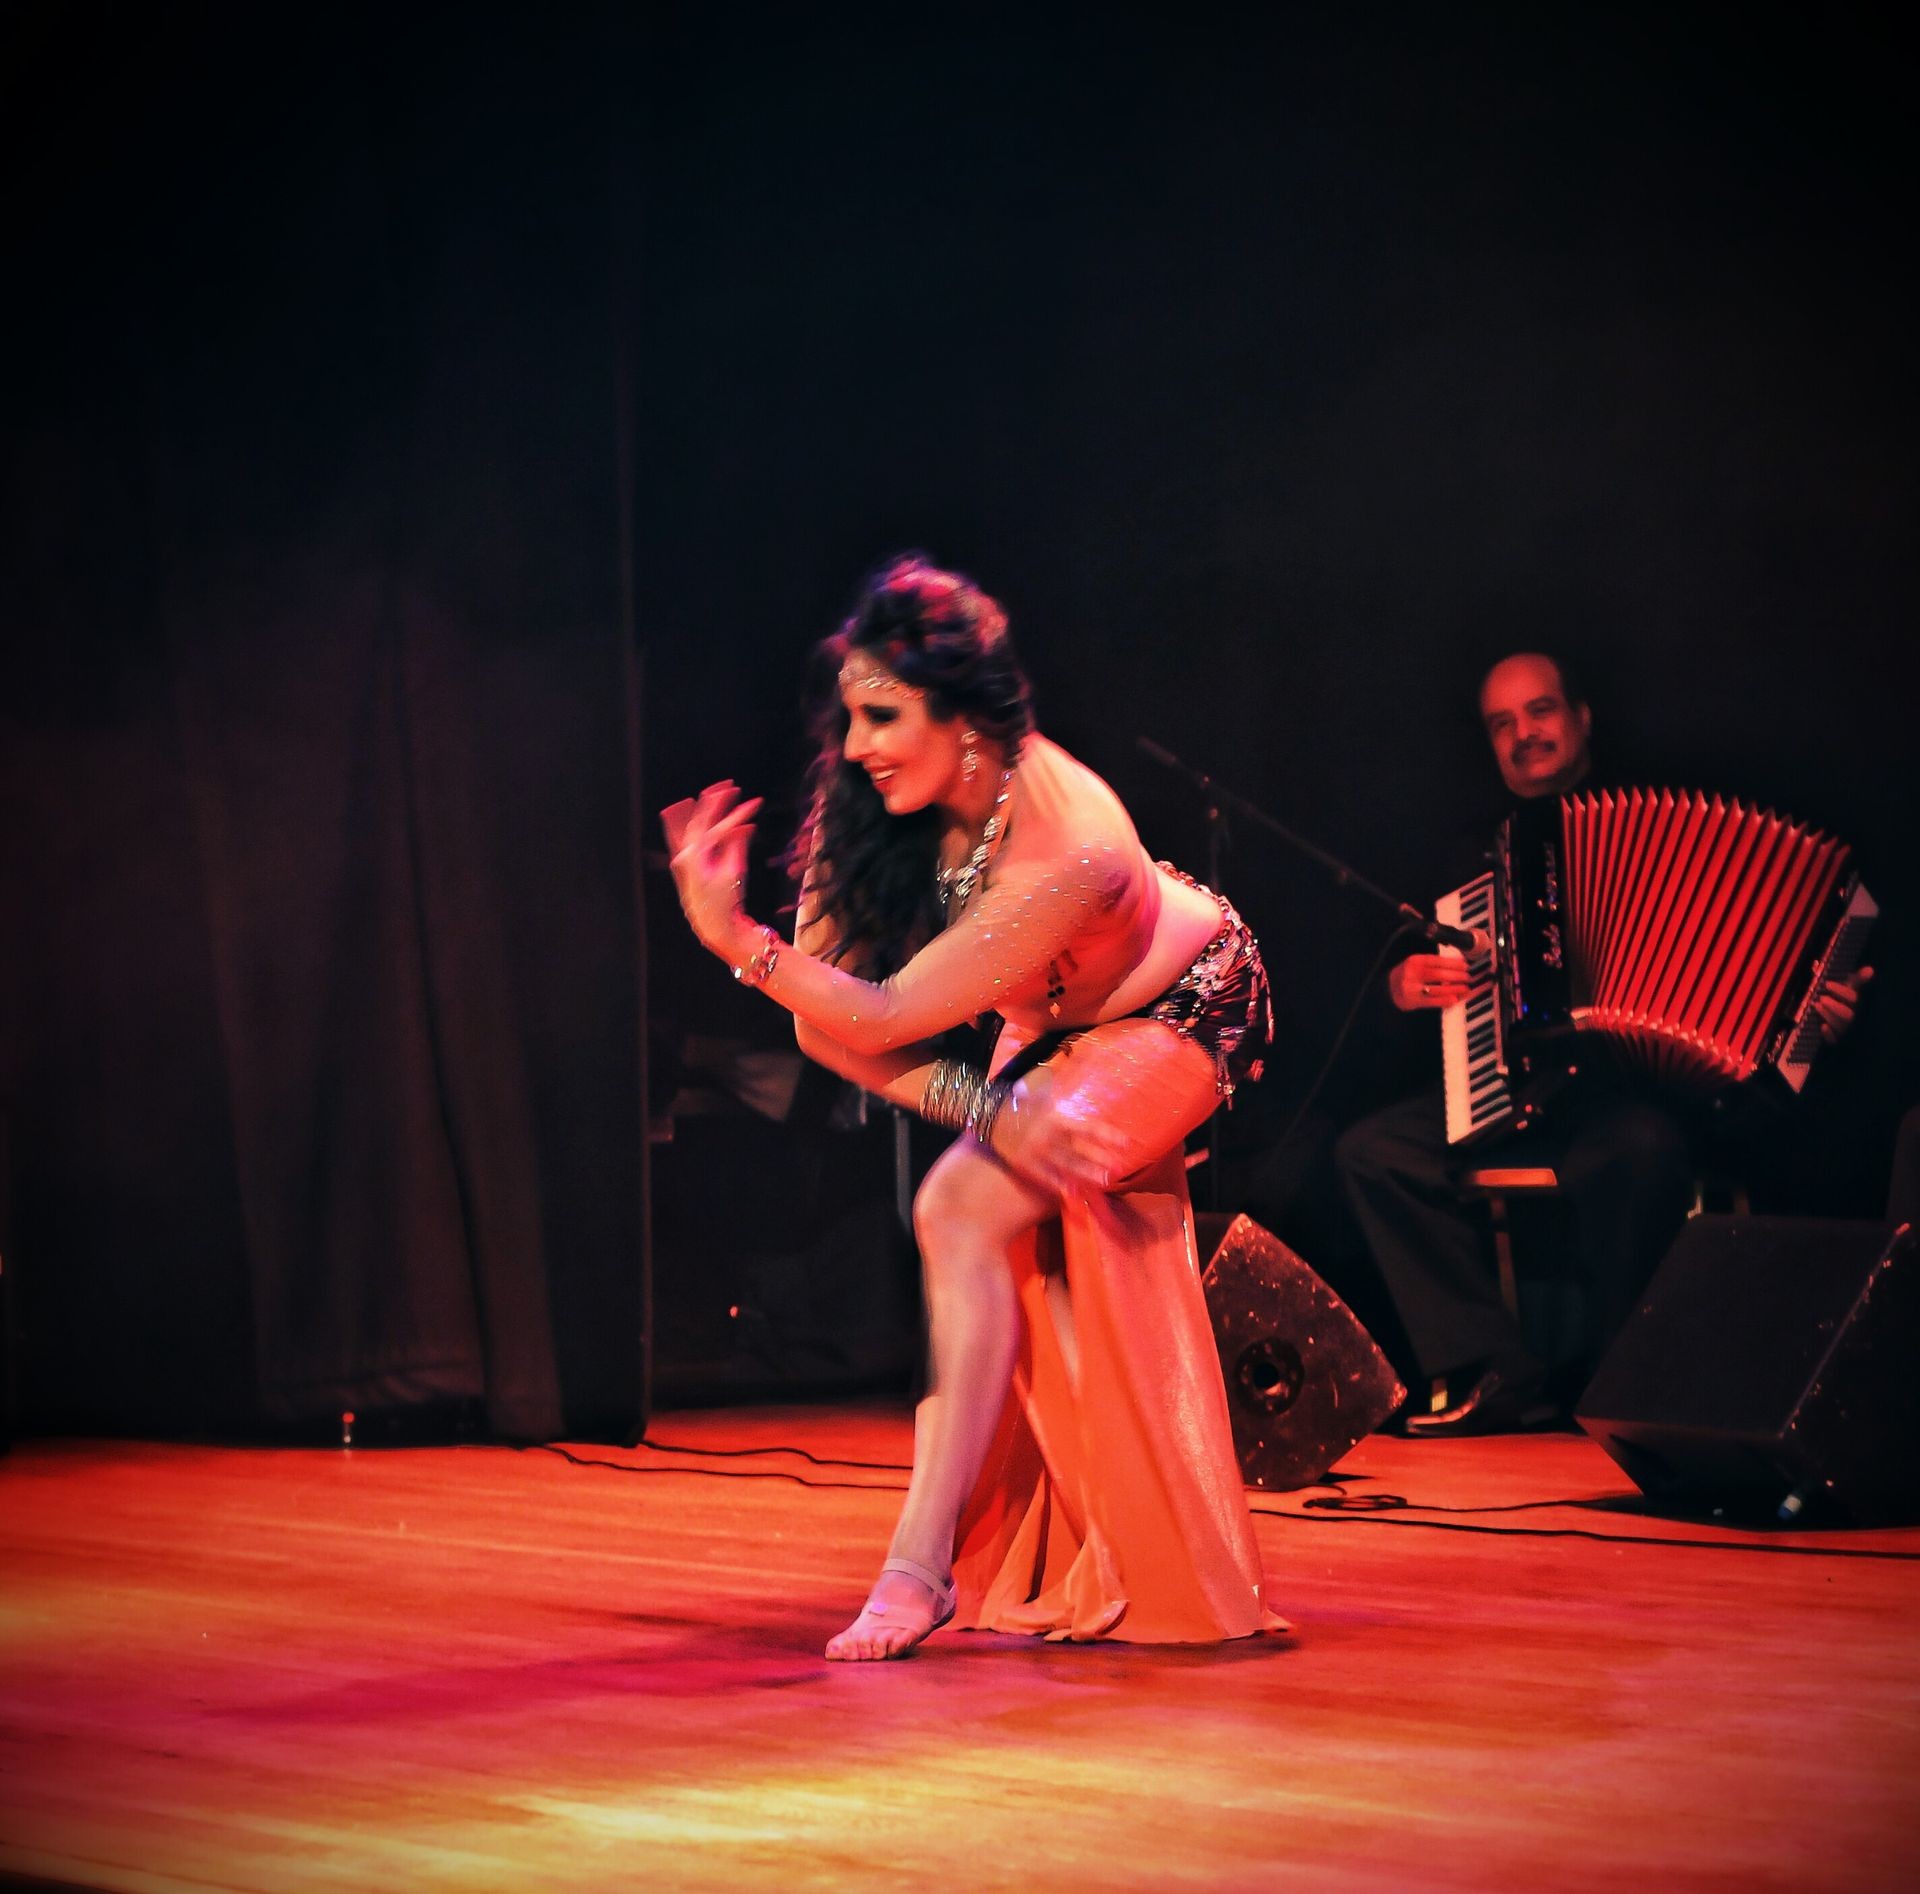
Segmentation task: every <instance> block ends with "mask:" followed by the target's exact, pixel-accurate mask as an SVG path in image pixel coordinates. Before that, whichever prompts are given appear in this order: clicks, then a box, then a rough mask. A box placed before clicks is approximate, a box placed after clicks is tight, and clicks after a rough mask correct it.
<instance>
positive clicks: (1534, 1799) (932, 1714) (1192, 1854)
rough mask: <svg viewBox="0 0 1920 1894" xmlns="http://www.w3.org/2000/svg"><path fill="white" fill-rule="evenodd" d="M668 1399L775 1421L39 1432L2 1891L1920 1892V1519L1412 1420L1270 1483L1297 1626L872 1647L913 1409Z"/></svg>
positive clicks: (13, 1533) (1, 1661) (3, 1668)
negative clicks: (1444, 1433) (1732, 1493)
mask: <svg viewBox="0 0 1920 1894" xmlns="http://www.w3.org/2000/svg"><path fill="white" fill-rule="evenodd" d="M653 1432H654V1435H655V1437H656V1438H658V1439H659V1440H662V1441H668V1442H678V1443H685V1444H687V1445H689V1446H700V1447H706V1448H709V1449H715V1450H718V1449H733V1450H741V1449H748V1450H753V1451H750V1452H748V1453H746V1454H745V1456H744V1457H738V1458H708V1459H703V1458H697V1457H695V1456H693V1455H689V1454H676V1453H662V1452H649V1451H646V1450H644V1449H643V1450H638V1451H633V1452H623V1451H619V1450H615V1449H606V1448H581V1449H578V1452H579V1454H580V1456H581V1457H582V1458H584V1459H588V1460H592V1461H604V1462H610V1463H613V1465H614V1466H615V1467H620V1468H626V1469H630V1470H629V1471H618V1470H609V1469H608V1468H607V1467H603V1466H600V1465H587V1466H580V1465H573V1464H570V1463H569V1462H568V1461H567V1460H566V1459H564V1458H562V1457H561V1456H560V1455H559V1454H557V1453H555V1452H552V1451H550V1450H544V1449H535V1450H528V1451H513V1450H510V1449H506V1448H495V1447H466V1448H447V1449H411V1450H386V1451H370V1450H367V1449H364V1448H363V1449H358V1450H355V1451H352V1452H343V1451H318V1450H313V1451H307V1450H279V1449H276V1450H267V1449H242V1448H231V1447H218V1448H209V1447H189V1446H160V1445H152V1444H116V1443H101V1442H81V1443H29V1444H27V1445H25V1446H21V1447H17V1448H16V1449H15V1451H14V1452H13V1454H12V1455H11V1456H9V1457H8V1458H6V1459H4V1460H0V1522H3V1523H4V1531H3V1534H0V1543H3V1546H4V1549H3V1550H0V1883H5V1882H6V1881H8V1880H9V1879H10V1878H11V1879H12V1880H13V1881H14V1882H15V1883H16V1884H18V1883H28V1884H37V1883H38V1881H39V1880H42V1879H44V1880H46V1881H51V1882H57V1883H61V1884H65V1885H68V1886H77V1887H85V1888H125V1889H188V1888H194V1889H200V1888H212V1887H221V1888H260V1889H352V1890H368V1889H381V1890H384V1889H412V1888H424V1889H438V1888H487V1889H493V1888H500V1889H515V1890H518V1889H541V1888H564V1887H593V1888H665V1889H676V1888H715V1889H719V1888H725V1889H739V1888H743V1887H781V1888H838V1887H861V1886H886V1887H899V1888H916V1889H935V1888H1029V1887H1038V1886H1048V1887H1052V1888H1056V1889H1058V1888H1068V1887H1072V1888H1078V1887H1116V1888H1118V1887H1127V1888H1162V1887H1193V1888H1241V1887H1247V1888H1251V1887H1262V1886H1268V1885H1274V1884H1282V1885H1289V1886H1292V1887H1296V1888H1332V1889H1376V1888H1460V1889H1503V1888H1516V1889H1518V1888H1526V1889H1537V1888H1551V1889H1577V1888H1631V1889H1634V1890H1636V1891H1637V1894H1655V1891H1657V1890H1666V1889H1681V1888H1712V1889H1722V1890H1724V1889H1748V1888H1781V1889H1789V1888H1790V1889H1806V1888H1863V1889H1864V1888H1874V1889H1883V1888H1884V1889H1894V1888H1899V1889H1911V1888H1914V1887H1917V1886H1920V1839H1917V1837H1920V1822H1917V1821H1916V1816H1915V1805H1916V1801H1920V1796H1917V1795H1916V1789H1917V1788H1920V1780H1917V1778H1920V1770H1916V1763H1920V1639H1916V1638H1915V1636H1914V1616H1915V1606H1916V1602H1920V1600H1917V1590H1920V1588H1917V1587H1916V1583H1915V1580H1916V1576H1917V1575H1920V1563H1916V1561H1917V1560H1920V1531H1916V1530H1903V1531H1872V1532H1865V1531H1861V1532H1850V1533H1843V1532H1829V1533H1796V1534H1774V1535H1765V1536H1763V1535H1759V1534H1752V1533H1744V1532H1740V1531H1735V1530H1728V1529H1723V1528H1719V1527H1715V1526H1688V1525H1678V1524H1673V1523H1668V1522H1662V1521H1657V1520H1653V1519H1650V1518H1647V1517H1645V1516H1643V1515H1641V1514H1640V1513H1639V1512H1637V1511H1636V1510H1628V1509H1624V1507H1623V1506H1622V1505H1608V1504H1606V1503H1604V1502H1606V1501H1608V1500H1609V1499H1613V1500H1616V1501H1623V1502H1624V1501H1625V1499H1626V1496H1628V1495H1629V1494H1630V1493H1631V1489H1630V1488H1629V1487H1628V1486H1627V1484H1626V1483H1625V1481H1624V1480H1623V1478H1622V1477H1621V1476H1620V1475H1619V1474H1618V1473H1617V1472H1616V1471H1615V1469H1614V1467H1613V1465H1612V1463H1611V1462H1610V1461H1609V1460H1607V1459H1606V1457H1605V1456H1604V1455H1603V1454H1602V1453H1601V1452H1600V1451H1599V1449H1598V1448H1596V1447H1594V1446H1592V1445H1591V1444H1590V1443H1589V1442H1587V1441H1585V1440H1583V1439H1581V1438H1579V1437H1576V1436H1571V1435H1552V1436H1536V1437H1531V1438H1524V1439H1507V1440H1492V1441H1478V1442H1474V1441H1457V1442H1431V1441H1430V1442H1422V1443H1411V1442H1406V1441H1400V1440H1390V1439H1376V1440H1372V1441H1368V1442H1366V1443H1364V1444H1363V1445H1362V1446H1361V1447H1360V1449H1359V1450H1358V1451H1357V1452H1356V1453H1355V1454H1353V1455H1352V1456H1351V1457H1350V1459H1349V1460H1348V1462H1347V1463H1346V1465H1345V1467H1344V1468H1343V1469H1342V1471H1343V1473H1345V1474H1350V1475H1352V1476H1353V1477H1351V1478H1350V1479H1348V1480H1346V1482H1345V1484H1344V1488H1343V1490H1344V1494H1345V1496H1346V1497H1347V1498H1348V1499H1349V1500H1355V1499H1358V1500H1363V1501H1366V1502H1367V1503H1369V1504H1372V1505H1376V1506H1377V1507H1378V1508H1379V1509H1378V1510H1372V1511H1353V1512H1343V1513H1327V1512H1308V1511H1306V1510H1304V1502H1305V1501H1306V1500H1307V1499H1309V1498H1311V1497H1314V1496H1313V1495H1311V1494H1284V1495H1275V1496H1267V1495H1259V1496H1256V1504H1257V1506H1258V1507H1259V1508H1260V1509H1261V1517H1260V1520H1259V1533H1260V1543H1261V1547H1262V1550H1263V1552H1264V1554H1265V1558H1266V1564H1267V1568H1268V1572H1269V1575H1270V1579H1271V1589H1272V1593H1273V1597H1274V1601H1275V1603H1276V1605H1277V1607H1278V1608H1279V1609H1280V1610H1282V1611H1284V1612H1285V1613H1286V1614H1287V1615H1288V1616H1289V1617H1290V1618H1292V1619H1293V1621H1294V1624H1295V1627H1296V1628H1295V1632H1294V1635H1293V1636H1292V1637H1291V1638H1288V1639H1263V1640H1258V1641H1254V1642H1249V1643H1243V1644H1237V1645H1229V1646H1226V1647H1223V1648H1218V1649H1210V1650H1197V1651H1196V1650H1178V1649H1148V1648H1141V1647H1129V1646H1125V1645H1104V1646H1081V1647H1075V1646H1066V1645H1047V1644H1038V1643H1032V1642H1028V1641H1023V1640H1019V1639H1012V1638H1000V1637H982V1636H956V1635H953V1634H942V1635H941V1636H939V1637H937V1638H935V1639H934V1640H933V1642H932V1643H931V1644H929V1645H928V1646H927V1648H926V1649H925V1650H924V1651H923V1652H922V1653H921V1654H920V1655H919V1656H918V1657H916V1658H915V1659H913V1660H911V1661H910V1662H907V1663H904V1664H889V1665H875V1666H860V1667H856V1666H838V1665H831V1664H828V1663H826V1662H825V1661H824V1660H823V1659H822V1658H821V1656H820V1646H821V1644H822V1642H823V1641H824V1640H825V1639H826V1637H827V1636H828V1635H829V1634H830V1633H831V1632H833V1631H834V1630H836V1629H837V1628H838V1627H839V1626H840V1624H841V1623H842V1622H844V1620H845V1619H846V1618H847V1617H848V1616H849V1615H850V1614H851V1611H852V1609H853V1607H854V1606H855V1605H856V1604H857V1603H858V1600H859V1598H860V1596H861V1594H862V1591H863V1589H864V1585H865V1582H866V1580H867V1578H868V1577H869V1575H870V1573H871V1571H872V1569H873V1567H874V1565H875V1563H876V1561H877V1559H878V1557H879V1555H880V1552H881V1549H882V1546H883V1543H884V1541H885V1538H886V1534H887V1530H888V1527H889V1525H890V1523H891V1518H892V1514H893V1510H894V1507H895V1506H896V1504H897V1489H898V1487H899V1485H900V1483H901V1477H902V1476H901V1473H900V1471H898V1469H899V1468H900V1467H901V1465H902V1464H903V1463H904V1461H905V1458H906V1452H907V1445H908V1436H907V1423H906V1417H905V1415H904V1413H903V1412H902V1411H900V1410H898V1409H894V1408H880V1407H873V1408H864V1409H862V1408H847V1407H841V1408H836V1409H777V1410H768V1409H762V1410H756V1411H752V1412H730V1413H701V1414H668V1415H665V1416H662V1417H661V1418H660V1419H659V1420H658V1421H657V1422H656V1423H655V1426H654V1429H653ZM793 1447H804V1448H806V1449H808V1450H809V1451H811V1452H812V1453H814V1454H815V1455H817V1456H819V1457H820V1458H821V1459H822V1460H824V1461H826V1462H828V1463H829V1464H827V1465H814V1464H812V1463H810V1462H808V1461H806V1460H804V1459H802V1458H800V1457H799V1456H798V1455H796V1454H794V1453H792V1452H782V1451H776V1449H780V1448H793ZM851 1461H868V1462H875V1463H878V1470H871V1471H869V1470H862V1469H861V1468H858V1467H855V1466H850V1465H848V1464H847V1463H848V1462H851ZM774 1475H789V1476H794V1477H771V1476H774ZM828 1482H840V1484H837V1485H835V1484H828ZM1323 1496H1324V1491H1323ZM1395 1497H1397V1498H1398V1499H1402V1500H1404V1501H1406V1502H1407V1504H1406V1506H1405V1507H1400V1506H1397V1505H1393V1504H1391V1503H1388V1502H1389V1501H1390V1499H1391V1498H1395ZM1591 1502H1602V1503H1600V1504H1598V1505H1595V1504H1592V1503H1591ZM1448 1508H1452V1509H1462V1510H1453V1511H1448V1510H1444V1509H1448ZM1502 1508H1507V1509H1512V1508H1521V1510H1501V1509H1502Z"/></svg>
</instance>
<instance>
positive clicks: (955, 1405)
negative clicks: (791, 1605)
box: [827, 1139, 1055, 1659]
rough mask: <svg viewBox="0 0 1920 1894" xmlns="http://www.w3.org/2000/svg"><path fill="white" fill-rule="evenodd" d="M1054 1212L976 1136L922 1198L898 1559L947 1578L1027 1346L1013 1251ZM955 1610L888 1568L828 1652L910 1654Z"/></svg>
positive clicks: (933, 1174)
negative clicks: (921, 1340)
mask: <svg viewBox="0 0 1920 1894" xmlns="http://www.w3.org/2000/svg"><path fill="white" fill-rule="evenodd" d="M1054 1208H1055V1205H1054V1203H1053V1201H1052V1200H1051V1199H1050V1198H1048V1197H1046V1196H1044V1195H1042V1194H1041V1193H1040V1192H1039V1191H1037V1190H1034V1189H1032V1188H1031V1187H1030V1186H1028V1185H1027V1184H1024V1183H1022V1182H1021V1181H1020V1180H1019V1179H1018V1178H1016V1177H1014V1176H1013V1175H1012V1174H1011V1173H1010V1172H1009V1171H1007V1170H1006V1169H1004V1168H1003V1167H1002V1166H1001V1165H1000V1164H998V1163H997V1162H995V1160H994V1159H992V1158H990V1157H989V1156H987V1155H986V1153H985V1152H983V1151H982V1150H981V1149H980V1148H979V1146H978V1145H976V1144H974V1143H973V1142H972V1141H971V1140H969V1139H962V1140H961V1141H960V1142H959V1143H957V1144H955V1145H953V1146H952V1147H951V1148H949V1150H948V1151H947V1152H946V1154H945V1155H944V1156H943V1157H942V1158H941V1159H940V1161H939V1162H938V1163H937V1164H935V1165H934V1167H933V1169H932V1170H931V1171H930V1172H928V1174H927V1180H926V1182H925V1183H924V1184H923V1185H922V1186H921V1188H920V1193H919V1195H918V1196H917V1197H916V1198H915V1199H914V1206H913V1210H914V1230H915V1234H916V1235H917V1236H918V1237H919V1240H920V1254H921V1259H922V1266H923V1269H924V1273H925V1281H926V1293H927V1326H928V1334H929V1340H930V1353H931V1357H932V1359H931V1378H930V1380H929V1383H928V1387H927V1392H926V1395H925V1396H924V1398H923V1399H922V1400H921V1402H920V1405H919V1407H918V1408H917V1409H916V1410H915V1413H914V1418H913V1476H912V1478H911V1479H910V1481H909V1482H908V1485H907V1498H906V1504H905V1505H904V1506H903V1507H902V1508H901V1512H900V1523H899V1524H898V1525H897V1526H896V1527H895V1528H894V1534H893V1544H892V1546H891V1548H890V1550H889V1556H890V1557H891V1558H895V1559H901V1560H905V1561H909V1562H911V1563H912V1564H914V1565H917V1566H919V1567H922V1568H923V1569H925V1570H927V1571H929V1572H932V1573H934V1574H936V1575H937V1576H939V1577H941V1578H943V1579H944V1578H946V1577H948V1576H949V1575H950V1573H951V1571H952V1568H953V1535H954V1530H955V1527H956V1526H957V1525H958V1523H959V1519H960V1509H961V1507H963V1506H964V1505H965V1504H966V1501H967V1495H968V1494H969V1493H971V1492H972V1490H973V1484H974V1481H975V1480H977V1479H978V1478H979V1476H980V1468H981V1466H982V1464H983V1463H984V1462H985V1459H986V1455H987V1449H988V1448H989V1447H990V1446H991V1445H992V1444H993V1435H994V1430H995V1428H996V1427H997V1426H998V1425H999V1420H1000V1410H1001V1407H1002V1405H1003V1404H1004V1402H1005V1400H1006V1395H1007V1387H1008V1383H1009V1382H1010V1380H1011V1379H1012V1375H1013V1364H1014V1360H1015V1357H1016V1356H1017V1355H1018V1353H1019V1348H1020V1319H1021V1318H1020V1305H1019V1301H1018V1298H1017V1296H1016V1293H1015V1290H1014V1285H1013V1273H1012V1269H1011V1267H1010V1264H1009V1260H1008V1250H1009V1248H1010V1247H1011V1245H1012V1244H1013V1242H1014V1241H1015V1239H1016V1238H1018V1237H1020V1236H1022V1235H1024V1234H1025V1233H1026V1232H1027V1231H1029V1230H1031V1229H1032V1228H1034V1227H1035V1225H1037V1224H1038V1223H1040V1222H1041V1220H1042V1219H1043V1218H1045V1217H1047V1216H1050V1215H1051V1214H1052V1213H1053V1211H1054ZM947 1603H948V1594H947V1593H945V1592H944V1591H943V1592H935V1591H934V1590H933V1589H932V1588H931V1587H930V1586H928V1585H927V1584H925V1583H923V1582H922V1581H921V1580H920V1579H918V1578H916V1577H914V1576H913V1575H912V1574H911V1573H908V1572H901V1571H882V1573H881V1574H880V1578H879V1580H878V1582H877V1583H876V1584H875V1585H874V1588H873V1591H872V1592H871V1594H870V1595H869V1597H868V1602H867V1609H865V1610H864V1611H862V1612H861V1614H860V1616H859V1617H858V1618H856V1619H855V1620H854V1621H853V1623H852V1624H850V1625H849V1626H848V1627H847V1628H846V1630H844V1631H842V1632H841V1633H840V1635H839V1636H838V1637H836V1638H835V1639H834V1640H833V1641H832V1642H831V1643H830V1644H829V1645H828V1646H827V1655H828V1656H829V1657H831V1658H836V1659H864V1658H882V1657H900V1656H904V1655H905V1654H906V1652H908V1651H909V1650H911V1649H912V1648H913V1646H914V1645H916V1644H918V1643H919V1642H920V1641H921V1639H922V1638H924V1637H925V1636H926V1635H927V1633H928V1632H929V1631H931V1630H933V1629H935V1628H936V1626H937V1624H938V1623H940V1622H941V1621H942V1620H943V1618H944V1615H945V1612H946V1607H947ZM876 1607H878V1609H876Z"/></svg>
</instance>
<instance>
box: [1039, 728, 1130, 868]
mask: <svg viewBox="0 0 1920 1894" xmlns="http://www.w3.org/2000/svg"><path fill="white" fill-rule="evenodd" d="M1017 795H1018V800H1017V802H1016V804H1015V819H1014V821H1013V822H1012V823H1011V824H1010V825H1009V829H1008V837H1007V846H1008V850H1009V852H1012V851H1014V850H1015V849H1016V848H1018V849H1019V850H1020V852H1021V853H1022V854H1023V855H1024V856H1026V858H1027V859H1029V860H1039V859H1041V858H1043V857H1046V858H1055V859H1058V860H1060V861H1061V862H1063V863H1071V864H1074V865H1076V866H1079V867H1081V868H1083V869H1086V870H1090V871H1092V872H1093V873H1095V874H1096V875H1097V876H1098V878H1099V879H1101V880H1103V881H1108V882H1114V883H1119V884H1125V883H1128V882H1133V881H1138V880H1140V879H1142V878H1143V877H1144V875H1145V874H1146V872H1147V867H1148V864H1147V861H1146V857H1145V854H1144V852H1143V851H1142V849H1141V847H1140V838H1139V836H1138V835H1137V834H1136V833H1135V832H1134V826H1133V818H1132V817H1131V816H1129V815H1128V814H1127V810H1126V805H1125V804H1124V803H1122V802H1121V800H1120V798H1119V797H1118V796H1116V795H1115V794H1114V793H1113V790H1112V789H1111V788H1110V787H1109V786H1108V784H1107V783H1106V781H1105V779H1104V778H1102V777H1101V776H1100V775H1098V774H1097V773H1096V772H1095V771H1093V770H1091V769H1089V768H1088V767H1087V766H1086V764H1084V763H1083V762H1081V761H1080V760H1079V758H1078V757H1076V756H1073V755H1071V754H1070V753H1069V752H1068V751H1066V750H1063V749H1062V748H1061V747H1060V745H1059V744H1057V743H1055V742H1053V741H1052V740H1051V739H1050V738H1047V737H1043V736H1041V735H1040V734H1039V732H1038V731H1036V732H1035V733H1034V734H1033V735H1032V736H1030V737H1029V738H1028V739H1027V741H1026V744H1025V745H1024V746H1023V748H1022V750H1021V753H1020V772H1019V788H1018V791H1017ZM1023 828H1024V830H1025V834H1024V835H1022V834H1021V830H1022V829H1023ZM1022 843H1024V844H1025V846H1024V847H1021V844H1022Z"/></svg>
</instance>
